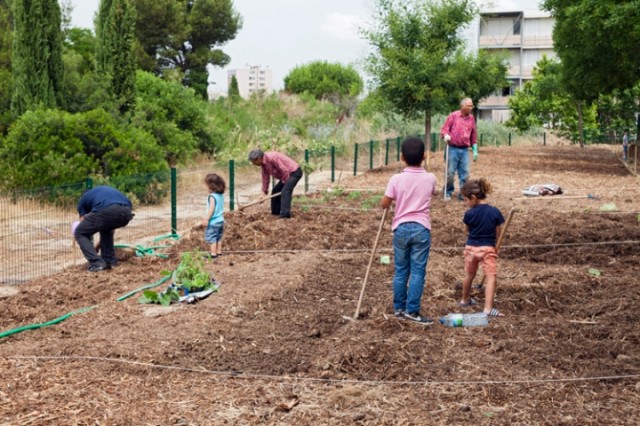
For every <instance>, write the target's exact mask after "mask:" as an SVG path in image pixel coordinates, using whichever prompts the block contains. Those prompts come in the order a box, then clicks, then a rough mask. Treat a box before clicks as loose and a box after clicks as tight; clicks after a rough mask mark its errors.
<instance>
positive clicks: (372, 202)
mask: <svg viewBox="0 0 640 426" xmlns="http://www.w3.org/2000/svg"><path fill="white" fill-rule="evenodd" d="M380 200H382V195H381V194H375V195H372V196H370V197H369V198H367V199H366V200H364V201H363V202H362V208H363V209H366V210H370V209H372V208H375V207H377V206H378V205H379V204H380Z"/></svg>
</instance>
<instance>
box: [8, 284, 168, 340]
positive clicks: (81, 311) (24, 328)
mask: <svg viewBox="0 0 640 426" xmlns="http://www.w3.org/2000/svg"><path fill="white" fill-rule="evenodd" d="M170 278H171V275H167V276H166V277H163V278H162V279H160V280H158V281H156V282H155V283H153V284H147V285H144V286H142V287H140V288H138V289H135V290H133V291H131V292H129V293H127V294H125V295H124V296H120V297H118V298H117V299H116V300H117V301H118V302H122V301H123V300H127V299H128V298H130V297H132V296H134V295H135V294H136V293H139V292H141V291H144V290H149V289H151V288H154V287H158V286H160V285H162V284H164V283H165V282H167V281H168V280H169V279H170ZM97 307H98V305H94V306H89V307H88V308H82V309H78V310H77V311H73V312H69V313H67V314H64V315H62V316H61V317H58V318H56V319H52V320H51V321H47V322H43V323H39V324H28V325H23V326H21V327H17V328H13V329H11V330H7V331H3V332H0V339H3V338H5V337H9V336H12V335H14V334H18V333H22V332H23V331H27V330H37V329H39V328H44V327H50V326H52V325H56V324H59V323H61V322H62V321H64V320H66V319H69V318H71V317H72V316H74V315H78V314H84V313H85V312H89V311H91V310H93V309H95V308H97Z"/></svg>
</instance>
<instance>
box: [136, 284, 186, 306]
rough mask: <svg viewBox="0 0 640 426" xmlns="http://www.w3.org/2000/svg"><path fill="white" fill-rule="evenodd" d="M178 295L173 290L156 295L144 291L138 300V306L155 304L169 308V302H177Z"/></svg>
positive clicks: (152, 292)
mask: <svg viewBox="0 0 640 426" xmlns="http://www.w3.org/2000/svg"><path fill="white" fill-rule="evenodd" d="M179 299H180V294H179V293H178V291H177V290H176V289H175V288H170V289H168V290H167V291H165V292H164V293H156V292H155V291H151V290H145V291H144V292H143V293H142V296H140V298H139V299H138V303H140V304H149V303H155V304H159V305H162V306H169V305H170V304H171V302H177V301H178V300H179Z"/></svg>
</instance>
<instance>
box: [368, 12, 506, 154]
mask: <svg viewBox="0 0 640 426" xmlns="http://www.w3.org/2000/svg"><path fill="white" fill-rule="evenodd" d="M376 5H377V16H376V17H375V25H374V26H373V29H371V30H366V31H364V35H365V37H366V38H367V40H368V41H369V43H370V44H371V46H372V47H373V53H372V54H371V55H370V56H369V57H368V58H367V70H368V71H369V73H370V74H371V75H372V76H373V85H374V90H375V91H376V92H377V94H378V96H380V97H381V98H382V99H384V100H385V102H386V104H387V105H389V106H391V107H392V108H393V110H394V111H396V112H398V113H400V114H402V115H404V116H405V117H407V118H415V117H417V116H419V115H422V116H423V117H424V123H425V125H424V129H425V138H426V143H427V145H429V144H430V139H431V116H432V114H434V113H438V112H447V111H448V110H449V109H450V108H451V107H452V106H453V105H457V103H458V101H459V99H460V97H461V96H463V91H464V90H474V91H475V93H474V94H473V95H474V96H475V97H477V98H480V97H483V96H486V95H488V94H489V93H490V92H491V91H492V90H494V89H495V88H492V89H491V90H490V91H487V92H488V93H482V92H484V91H485V89H486V86H491V85H492V84H493V83H497V82H498V81H500V80H504V74H503V75H502V78H499V77H500V76H499V75H498V74H499V73H498V72H495V74H496V75H498V77H495V76H494V77H492V78H491V79H488V80H492V81H493V83H491V82H490V84H486V85H485V84H484V82H482V81H483V78H482V67H481V66H489V65H490V66H491V67H492V68H499V67H498V66H497V65H496V63H494V62H493V59H491V58H487V57H481V58H479V59H475V60H473V61H471V60H472V59H473V57H471V56H468V55H465V54H464V53H463V47H464V41H463V39H462V38H461V35H460V29H461V28H462V27H463V26H465V25H467V24H469V23H470V22H471V20H472V19H473V17H474V16H475V13H476V10H475V7H474V4H473V2H472V1H471V0H442V1H438V2H425V1H420V0H406V1H401V0H398V1H394V0H377V2H376ZM476 66H477V69H474V68H476ZM469 68H471V69H474V73H473V74H474V76H476V77H474V79H475V80H476V81H475V82H473V84H470V82H469V79H468V73H467V72H465V71H464V70H465V69H467V70H468V69H469ZM498 71H499V70H498ZM488 72H491V73H492V74H493V73H494V69H490V70H489V71H488ZM480 82H482V84H481V83H480Z"/></svg>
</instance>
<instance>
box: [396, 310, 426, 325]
mask: <svg viewBox="0 0 640 426" xmlns="http://www.w3.org/2000/svg"><path fill="white" fill-rule="evenodd" d="M403 315H404V317H405V319H408V320H409V321H413V322H415V323H418V324H422V325H431V324H433V320H432V319H431V318H427V317H424V316H422V315H420V313H419V312H414V313H409V312H403Z"/></svg>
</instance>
